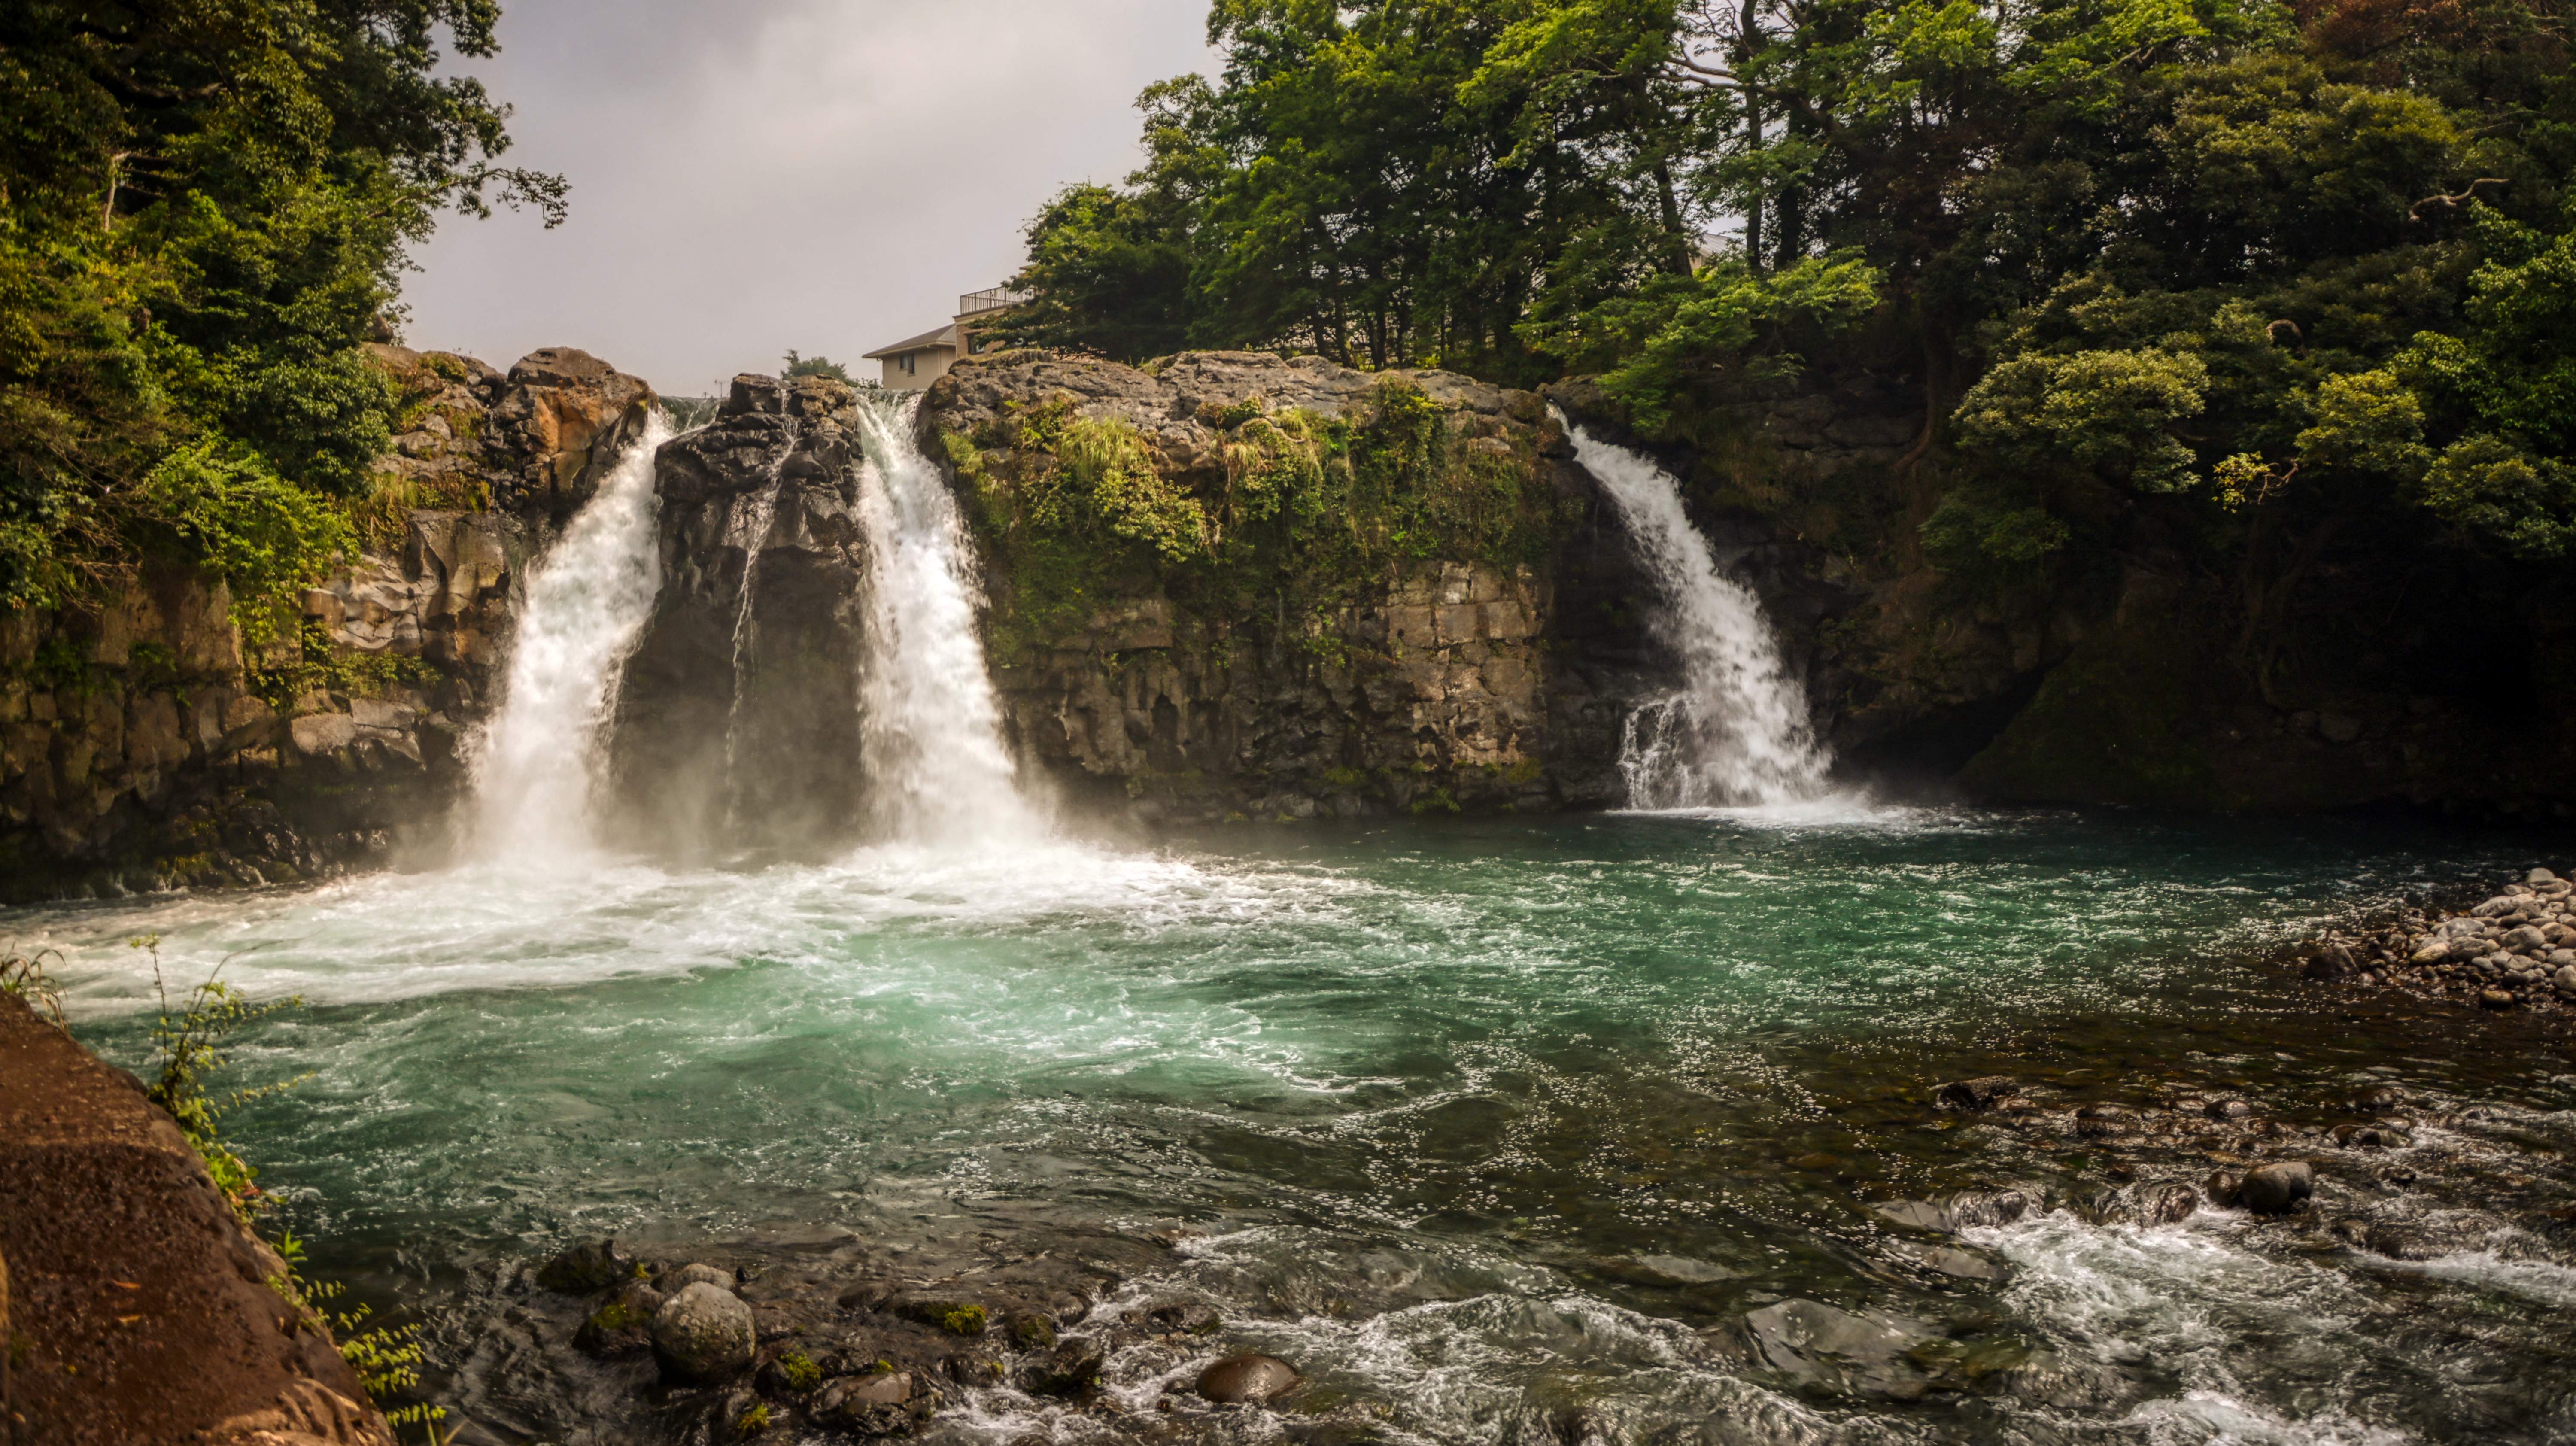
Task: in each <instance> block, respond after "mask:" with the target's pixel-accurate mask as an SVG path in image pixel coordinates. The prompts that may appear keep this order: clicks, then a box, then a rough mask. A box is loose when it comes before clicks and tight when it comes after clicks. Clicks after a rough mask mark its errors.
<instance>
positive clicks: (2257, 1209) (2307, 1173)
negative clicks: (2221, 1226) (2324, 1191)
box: [2236, 1160, 2317, 1215]
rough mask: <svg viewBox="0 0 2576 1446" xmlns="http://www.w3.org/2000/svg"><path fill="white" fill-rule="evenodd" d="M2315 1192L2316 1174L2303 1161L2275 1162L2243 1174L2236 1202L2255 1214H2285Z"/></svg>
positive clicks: (2237, 1188)
mask: <svg viewBox="0 0 2576 1446" xmlns="http://www.w3.org/2000/svg"><path fill="white" fill-rule="evenodd" d="M2316 1192H2317V1172H2316V1171H2314V1170H2312V1169H2310V1168H2308V1163H2307V1161H2305V1160H2279V1161H2275V1162H2273V1163H2272V1164H2269V1165H2257V1166H2255V1167H2254V1168H2253V1169H2251V1170H2248V1171H2246V1172H2245V1180H2244V1183H2242V1184H2240V1185H2238V1186H2237V1187H2236V1203H2237V1204H2239V1205H2242V1206H2244V1207H2245V1208H2246V1209H2248V1210H2251V1211H2253V1212H2254V1213H2255V1214H2257V1215H2286V1214H2288V1213H2289V1212H2290V1211H2292V1210H2295V1209H2297V1208H2298V1205H2299V1202H2300V1201H2302V1200H2305V1199H2307V1198H2308V1197H2309V1196H2311V1195H2313V1194H2315V1193H2316Z"/></svg>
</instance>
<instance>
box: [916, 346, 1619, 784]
mask: <svg viewBox="0 0 2576 1446" xmlns="http://www.w3.org/2000/svg"><path fill="white" fill-rule="evenodd" d="M1393 377H1394V379H1396V380H1398V381H1400V382H1401V383H1408V384H1410V385H1413V386H1417V387H1419V389H1420V391H1421V393H1422V394H1423V395H1424V396H1426V397H1428V398H1429V399H1430V400H1431V401H1432V402H1434V403H1436V404H1437V406H1438V407H1439V409H1440V411H1441V413H1442V414H1443V422H1444V428H1445V433H1446V436H1447V445H1450V446H1453V447H1456V448H1459V449H1462V450H1463V451H1467V452H1472V451H1474V450H1475V449H1484V450H1485V451H1486V452H1487V453H1488V454H1489V455H1491V456H1494V457H1496V458H1504V457H1520V458H1523V459H1525V460H1526V462H1527V465H1528V484H1529V485H1531V486H1533V487H1536V488H1540V489H1544V490H1545V492H1546V493H1547V494H1549V496H1550V497H1552V498H1553V500H1554V504H1555V506H1556V508H1557V510H1558V518H1559V524H1558V525H1559V532H1558V538H1557V543H1558V545H1557V546H1556V547H1555V548H1554V549H1553V551H1552V554H1551V555H1550V556H1549V557H1547V558H1545V559H1543V560H1539V561H1535V562H1518V563H1498V562H1496V561H1493V560H1490V559H1480V558H1476V557H1473V556H1462V557H1451V558H1442V557H1436V556H1435V557H1416V558H1411V559H1407V560H1405V561H1403V562H1401V563H1399V564H1395V565H1391V566H1388V567H1387V568H1385V569H1384V570H1383V571H1382V572H1381V573H1379V574H1377V575H1375V576H1373V577H1371V578H1367V579H1361V580H1360V582H1359V585H1358V586H1357V587H1355V588H1353V589H1352V590H1351V591H1350V592H1349V594H1348V596H1347V597H1346V598H1345V599H1344V600H1343V601H1342V602H1341V603H1339V604H1338V605H1336V606H1333V607H1331V608H1328V609H1325V610H1323V611H1320V612H1317V613H1312V614H1308V615H1306V616H1304V617H1302V618H1290V617H1285V616H1271V617H1264V616H1262V615H1261V614H1260V609H1258V608H1255V609H1252V610H1250V611H1248V612H1247V611H1244V610H1240V609H1236V610H1219V609H1216V608H1212V607H1209V606H1206V605H1204V604H1200V605H1194V604H1193V602H1192V600H1191V599H1190V598H1189V597H1188V596H1176V595H1175V593H1174V591H1173V590H1172V589H1171V588H1170V587H1167V586H1160V585H1156V584H1153V583H1151V582H1149V581H1148V582H1140V581H1139V580H1137V579H1135V578H1132V577H1130V578H1125V579H1122V578H1120V577H1116V576H1103V577H1101V578H1099V579H1096V582H1097V584H1098V585H1097V586H1096V587H1095V588H1093V589H1092V591H1091V594H1090V601H1089V603H1088V605H1087V606H1086V607H1085V608H1083V609H1080V610H1076V611H1074V612H1072V613H1070V614H1068V613H1067V612H1065V611H1064V610H1062V609H1056V610H1052V611H1044V612H1042V611H1041V610H1039V609H1037V608H1036V607H1034V606H1033V605H1032V602H1031V600H1030V598H1029V597H1028V596H1027V585H1026V580H1024V579H1020V578H1015V577H1013V576H1011V575H1010V571H1009V569H1008V568H1007V567H1006V566H1000V565H988V567H987V571H986V580H987V586H988V591H989V592H990V594H991V596H990V604H991V609H992V617H993V627H992V632H993V634H994V636H995V638H996V640H997V643H996V646H995V649H994V656H993V672H994V677H995V680H996V682H997V684H998V687H999V690H1000V693H1001V700H1002V704H1003V709H1004V712H1005V717H1006V722H1007V727H1008V731H1009V733H1010V735H1011V739H1010V741H1011V742H1012V743H1013V744H1014V745H1015V747H1016V748H1017V749H1018V751H1019V753H1020V755H1021V756H1022V757H1023V759H1024V760H1026V761H1027V762H1028V763H1029V764H1030V765H1032V766H1034V767H1035V768H1036V769H1037V770H1038V771H1039V772H1040V773H1041V774H1042V775H1043V776H1044V777H1045V778H1046V779H1047V780H1049V781H1050V782H1051V784H1052V785H1053V786H1054V787H1055V788H1056V789H1057V790H1059V791H1060V792H1062V793H1063V794H1065V795H1067V796H1069V797H1070V798H1071V799H1073V800H1075V801H1076V802H1077V804H1079V805H1081V806H1083V807H1087V808H1093V809H1108V810H1112V811H1122V810H1123V811H1127V812H1130V813H1132V814H1133V815H1134V816H1137V817H1139V818H1142V819H1146V820H1162V821H1197V820H1210V819H1225V818H1238V817H1240V818H1256V819H1264V820H1270V819H1304V818H1314V817H1357V816H1367V815H1374V814H1384V813H1390V812H1403V811H1413V812H1423V811H1434V810H1437V811H1450V810H1466V811H1496V810H1512V811H1523V812H1527V811H1548V810H1554V809H1560V808H1568V807H1591V806H1601V805H1605V804H1612V803H1615V802H1617V801H1618V799H1619V798H1620V796H1621V793H1620V781H1619V778H1618V775H1617V769H1616V766H1615V762H1616V757H1617V751H1618V728H1619V720H1620V718H1621V717H1622V716H1623V715H1624V712H1625V710H1626V708H1627V706H1628V702H1629V700H1630V699H1631V698H1632V697H1633V696H1634V695H1635V694H1637V693H1638V692H1639V691H1640V690H1641V689H1644V688H1647V687H1650V686H1651V685H1652V679H1653V675H1654V668H1655V660H1654V650H1653V648H1652V647H1651V645H1650V644H1649V643H1648V642H1647V641H1646V639H1645V636H1644V629H1643V623H1642V619H1643V613H1642V612H1641V610H1640V609H1639V607H1638V606H1637V601H1638V600H1637V598H1636V595H1635V594H1636V590H1637V586H1638V583H1637V579H1636V578H1635V576H1634V565H1633V563H1632V562H1631V561H1630V559H1629V556H1628V554H1627V551H1626V549H1625V547H1624V544H1623V543H1622V541H1621V540H1620V539H1619V538H1618V537H1617V535H1616V531H1615V527H1614V526H1613V525H1612V524H1611V523H1610V522H1609V519H1608V516H1607V513H1606V504H1605V503H1604V502H1603V501H1602V500H1601V499H1600V498H1599V497H1598V495H1597V493H1596V491H1595V489H1594V488H1593V487H1592V485H1591V483H1590V481H1589V479H1588V478H1587V477H1585V476H1584V474H1583V473H1582V472H1581V470H1580V469H1579V468H1577V467H1576V466H1575V465H1574V464H1573V462H1572V461H1571V452H1570V449H1569V448H1568V447H1567V446H1566V444H1565V439H1564V437H1563V435H1562V433H1561V432H1560V431H1559V430H1558V429H1557V428H1556V426H1555V424H1554V423H1553V422H1552V421H1551V420H1550V419H1549V417H1548V416H1547V414H1546V411H1545V409H1544V407H1543V405H1542V404H1541V401H1540V399H1539V398H1538V397H1536V396H1535V395H1532V394H1530V393H1527V392H1515V391H1509V390H1506V389H1503V388H1498V387H1493V386H1488V385H1485V384H1482V383H1479V382H1475V381H1472V380H1469V379H1467V378H1464V377H1460V376H1456V375H1453V374H1449V373H1444V372H1436V371H1433V372H1406V373H1397V374H1393ZM1389 380H1390V376H1389V374H1369V373H1362V372H1357V371H1353V370H1351V369H1349V368H1345V367H1339V366H1335V365H1332V364H1330V363H1328V362H1324V361H1322V360H1320V359H1317V358H1313V357H1299V358H1293V359H1283V358H1280V357H1276V356H1270V355H1265V354H1258V353H1192V354H1184V355H1181V356H1178V357H1174V358H1171V359H1169V360H1168V361H1167V362H1165V363H1162V364H1160V365H1158V366H1157V367H1155V368H1154V369H1153V370H1151V371H1146V370H1140V369H1137V368H1131V367H1125V366H1119V365H1116V364H1113V363H1108V362H1102V361H1097V360H1089V359H1078V358H1068V357H1062V356H1054V355H1049V354H1045V353H1028V352H1017V353H1004V354H1001V355H998V356H994V357H989V358H979V359H968V360H966V361H963V362H961V363H960V364H959V365H958V366H957V367H956V368H955V369H954V370H952V371H951V372H950V373H949V374H948V375H947V376H945V377H943V378H942V379H941V380H940V381H939V382H938V383H936V384H935V385H934V386H933V387H932V388H931V389H930V391H929V393H928V395H927V397H926V398H925V400H924V402H923V405H922V407H921V410H920V412H919V413H918V414H917V418H916V421H917V426H918V430H919V437H920V441H921V445H922V447H923V449H924V451H925V452H927V453H928V454H929V455H931V456H933V457H943V456H947V457H953V456H954V455H955V454H956V448H957V445H958V439H961V438H967V437H973V436H978V435H980V436H985V437H987V438H991V437H994V436H997V435H1006V434H1007V433H1008V431H1009V429H1010V427H1011V425H1012V423H1013V420H1014V419H1015V418H1019V417H1024V416H1027V415H1029V414H1032V413H1034V412H1036V411H1037V410H1039V409H1042V408H1047V407H1050V406H1053V407H1067V406H1069V407H1070V408H1071V409H1072V410H1073V412H1074V413H1075V414H1076V415H1078V416H1080V417H1083V418H1087V419H1093V420H1111V421H1116V422H1119V423H1123V424H1125V425H1126V426H1129V427H1132V428H1134V429H1135V431H1136V432H1137V434H1138V435H1140V436H1141V437H1142V438H1143V440H1144V441H1145V443H1146V444H1147V446H1148V447H1149V448H1150V453H1151V456H1152V459H1153V465H1154V467H1155V468H1156V470H1157V471H1158V472H1159V473H1160V474H1161V475H1163V476H1165V477H1167V478H1170V479H1174V480H1175V481H1176V482H1178V483H1179V484H1180V485H1182V486H1184V487H1187V488H1191V489H1194V490H1195V491H1197V492H1199V493H1202V494H1208V493H1213V492H1215V491H1218V490H1221V489H1222V487H1223V486H1224V485H1225V484H1224V479H1223V476H1222V473H1223V469H1224V468H1225V466H1226V465H1227V464H1226V461H1225V456H1226V451H1227V448H1228V445H1229V435H1230V432H1229V428H1230V426H1233V425H1239V423H1238V422H1237V421H1236V420H1235V419H1239V418H1240V417H1242V416H1244V415H1246V414H1248V413H1252V412H1267V413H1272V414H1277V413H1282V412H1288V411H1302V412H1306V413H1310V414H1313V415H1315V416H1319V417H1324V418H1336V417H1342V416H1344V415H1346V414H1347V413H1349V412H1351V411H1352V410H1353V409H1354V408H1363V407H1366V406H1368V405H1370V398H1371V397H1372V396H1373V394H1375V393H1376V392H1377V390H1378V389H1379V388H1380V387H1382V386H1384V385H1386V384H1387V383H1388V382H1389ZM959 485H960V486H961V487H969V486H970V484H968V483H966V482H964V481H962V480H961V482H960V484H959ZM970 490H971V489H970ZM987 541H988V542H989V541H990V538H989V537H988V538H987Z"/></svg>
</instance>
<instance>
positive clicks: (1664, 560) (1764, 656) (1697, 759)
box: [1557, 412, 1831, 809]
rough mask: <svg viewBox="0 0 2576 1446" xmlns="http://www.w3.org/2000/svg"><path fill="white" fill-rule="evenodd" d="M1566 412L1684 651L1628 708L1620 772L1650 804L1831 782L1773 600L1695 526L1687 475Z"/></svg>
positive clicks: (1581, 456)
mask: <svg viewBox="0 0 2576 1446" xmlns="http://www.w3.org/2000/svg"><path fill="white" fill-rule="evenodd" d="M1557 420H1558V421H1559V422H1560V423H1562V424H1563V425H1564V427H1565V429H1566V435H1567V437H1568V438H1570V439H1571V440H1572V441H1573V443H1574V455H1575V460H1576V461H1578V462H1580V463H1581V464H1582V466H1583V470H1584V471H1586V472H1589V473H1591V474H1592V477H1593V480H1595V481H1597V482H1599V483H1600V484H1601V490H1602V491H1603V492H1604V493H1606V494H1608V496H1609V498H1610V500H1611V503H1612V504H1613V505H1614V506H1616V507H1617V508H1618V510H1619V516H1620V519H1621V520H1622V521H1623V522H1624V523H1626V525H1627V530H1628V537H1629V539H1630V540H1631V541H1632V542H1633V543H1634V544H1635V546H1636V549H1637V555H1638V559H1639V561H1641V562H1642V563H1643V564H1644V565H1645V569H1646V572H1647V574H1648V576H1650V577H1651V578H1653V579H1654V582H1655V585H1656V587H1657V589H1658V590H1659V591H1660V592H1661V594H1662V598H1661V606H1660V607H1658V608H1657V610H1656V613H1655V618H1654V626H1655V631H1656V632H1657V633H1658V634H1659V635H1661V637H1662V638H1663V640H1664V642H1665V643H1666V644H1667V645H1669V646H1670V647H1671V648H1672V649H1673V650H1674V651H1675V652H1676V653H1678V654H1679V655H1680V659H1681V665H1682V685H1681V687H1680V688H1678V689H1676V690H1675V691H1674V692H1672V693H1670V694H1668V695H1666V696H1665V697H1663V698H1659V699H1656V700H1654V701H1652V702H1649V703H1646V704H1643V705H1641V706H1640V707H1638V708H1637V709H1636V710H1635V711H1634V712H1632V713H1630V714H1629V715H1628V719H1627V721H1626V724H1625V725H1624V732H1623V734H1622V737H1621V740H1620V756H1619V771H1620V773H1621V774H1622V775H1623V776H1624V777H1625V779H1626V780H1627V784H1628V802H1629V804H1630V805H1631V806H1632V807H1636V808H1646V809H1668V808H1705V807H1713V806H1715V807H1724V806H1741V805H1745V804H1767V805H1778V804H1790V803H1800V802H1804V801H1807V800H1810V799H1814V798H1816V797H1818V796H1819V795H1820V794H1822V793H1823V792H1824V790H1825V771H1826V768H1827V767H1828V765H1829V763H1830V761H1831V760H1830V759H1829V758H1828V757H1827V756H1826V754H1825V751H1824V749H1823V748H1822V747H1820V746H1819V745H1818V744H1817V742H1816V737H1815V731H1814V728H1813V726H1812V724H1811V723H1810V721H1809V719H1808V716H1807V693H1806V689H1805V688H1804V687H1803V686H1801V685H1800V684H1799V682H1798V680H1797V679H1795V678H1793V677H1791V676H1790V675H1789V671H1788V669H1787V667H1786V666H1785V665H1784V664H1783V663H1782V661H1781V658H1780V647H1779V643H1778V641H1777V640H1776V639H1774V638H1773V636H1772V633H1771V624H1770V622H1769V620H1768V619H1766V618H1765V617H1764V616H1763V614H1762V601H1761V599H1759V598H1757V597H1755V596H1754V595H1753V590H1752V589H1751V588H1748V587H1746V586H1745V585H1744V584H1743V583H1742V582H1740V581H1738V580H1736V579H1735V578H1732V577H1729V576H1727V575H1726V573H1725V571H1724V570H1723V569H1721V568H1720V567H1719V566H1718V565H1717V559H1716V557H1715V556H1714V555H1713V554H1712V553H1711V552H1710V551H1709V547H1708V539H1707V538H1706V537H1704V536H1702V535H1701V534H1700V531H1699V529H1698V528H1697V527H1695V526H1693V525H1692V524H1691V520H1690V514H1689V512H1688V511H1687V510H1686V509H1685V508H1684V507H1683V505H1682V494H1681V484H1680V483H1679V482H1678V481H1676V480H1675V479H1674V477H1673V475H1672V474H1671V473H1669V472H1666V471H1665V470H1664V469H1663V468H1661V467H1658V466H1656V465H1655V464H1654V463H1653V462H1651V461H1648V460H1647V459H1646V458H1644V457H1641V456H1639V455H1637V454H1636V453H1634V452H1631V451H1629V450H1628V449H1627V448H1625V447H1620V446H1617V445H1614V444H1612V443H1609V442H1604V441H1602V440H1601V439H1599V438H1597V437H1594V436H1593V435H1591V434H1590V433H1588V432H1586V431H1584V430H1583V429H1582V428H1581V427H1579V426H1576V425H1574V424H1573V423H1572V422H1570V421H1567V420H1566V419H1565V416H1564V414H1563V413H1562V412H1560V413H1558V414H1557Z"/></svg>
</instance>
